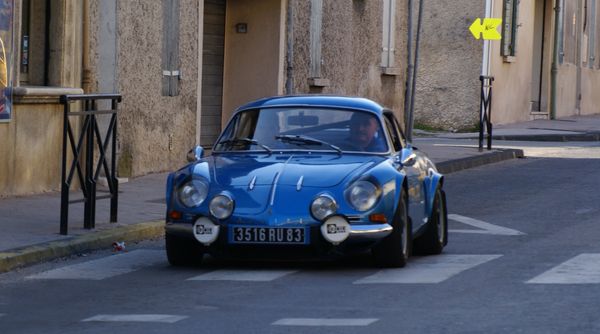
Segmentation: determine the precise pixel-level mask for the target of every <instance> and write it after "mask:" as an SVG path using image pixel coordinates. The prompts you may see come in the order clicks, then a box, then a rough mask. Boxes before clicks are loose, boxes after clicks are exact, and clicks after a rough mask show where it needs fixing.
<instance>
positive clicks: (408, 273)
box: [354, 254, 502, 284]
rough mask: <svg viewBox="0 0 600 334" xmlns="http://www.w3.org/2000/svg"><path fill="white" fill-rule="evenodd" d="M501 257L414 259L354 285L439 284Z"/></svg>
mask: <svg viewBox="0 0 600 334" xmlns="http://www.w3.org/2000/svg"><path fill="white" fill-rule="evenodd" d="M501 256H502V255H453V254H451V255H437V256H427V257H421V258H415V259H414V260H412V261H409V262H408V265H407V266H406V267H405V268H399V269H384V270H381V271H379V272H377V273H375V274H374V275H371V276H367V277H365V278H363V279H359V280H358V281H355V282H354V284H381V283H392V284H399V283H405V284H406V283H408V284H410V283H415V284H418V283H440V282H443V281H445V280H447V279H449V278H450V277H452V276H454V275H456V274H458V273H460V272H462V271H465V270H467V269H470V268H473V267H476V266H478V265H480V264H483V263H486V262H488V261H492V260H494V259H497V258H499V257H501Z"/></svg>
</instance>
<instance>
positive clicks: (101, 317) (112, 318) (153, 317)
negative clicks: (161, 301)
mask: <svg viewBox="0 0 600 334" xmlns="http://www.w3.org/2000/svg"><path fill="white" fill-rule="evenodd" d="M185 318H187V316H182V315H169V314H98V315H95V316H93V317H91V318H87V319H83V320H81V321H82V322H91V321H100V322H164V323H169V324H172V323H175V322H177V321H180V320H183V319H185Z"/></svg>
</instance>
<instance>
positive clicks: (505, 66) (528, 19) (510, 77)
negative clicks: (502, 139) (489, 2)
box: [491, 1, 535, 124]
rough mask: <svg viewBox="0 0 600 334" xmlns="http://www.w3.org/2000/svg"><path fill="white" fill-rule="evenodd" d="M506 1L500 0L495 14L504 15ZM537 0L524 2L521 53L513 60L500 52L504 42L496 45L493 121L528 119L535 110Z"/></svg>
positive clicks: (520, 21) (519, 35)
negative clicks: (533, 96) (533, 78)
mask: <svg viewBox="0 0 600 334" xmlns="http://www.w3.org/2000/svg"><path fill="white" fill-rule="evenodd" d="M500 13H502V1H496V2H495V7H494V17H501V14H500ZM534 14H535V1H521V3H520V9H519V24H520V25H521V26H520V27H519V32H518V37H517V54H516V57H515V58H514V61H513V62H505V61H504V58H503V57H502V56H501V55H500V48H501V44H500V41H495V42H493V43H491V44H492V63H491V73H492V75H493V76H494V77H495V81H494V87H493V102H492V122H493V123H494V124H505V123H513V122H520V121H527V120H529V117H530V115H529V114H530V109H531V106H530V104H531V81H532V78H531V77H532V70H531V68H532V65H533V50H532V46H533V36H534V20H533V18H534Z"/></svg>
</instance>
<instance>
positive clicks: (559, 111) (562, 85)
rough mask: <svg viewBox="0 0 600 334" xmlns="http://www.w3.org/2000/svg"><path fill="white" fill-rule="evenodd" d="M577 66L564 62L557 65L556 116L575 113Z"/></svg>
mask: <svg viewBox="0 0 600 334" xmlns="http://www.w3.org/2000/svg"><path fill="white" fill-rule="evenodd" d="M576 96H577V66H576V65H573V64H569V63H564V64H562V65H560V66H559V67H558V80H557V82H556V118H561V117H567V116H573V115H575V114H576V111H575V106H576V103H577V99H576Z"/></svg>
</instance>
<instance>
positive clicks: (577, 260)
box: [526, 253, 600, 284]
mask: <svg viewBox="0 0 600 334" xmlns="http://www.w3.org/2000/svg"><path fill="white" fill-rule="evenodd" d="M526 283H529V284H598V283H600V254H585V253H584V254H580V255H577V256H576V257H574V258H572V259H570V260H568V261H566V262H563V263H561V264H559V265H558V266H556V267H554V268H552V269H550V270H548V271H546V272H544V273H542V274H541V275H538V276H536V277H534V278H532V279H530V280H529V281H527V282H526Z"/></svg>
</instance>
